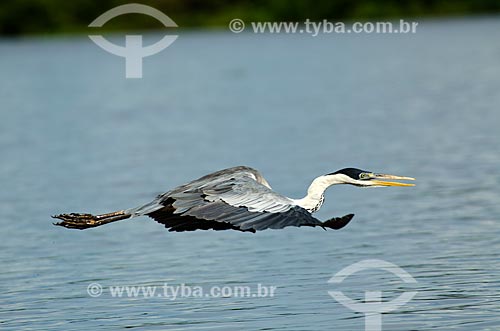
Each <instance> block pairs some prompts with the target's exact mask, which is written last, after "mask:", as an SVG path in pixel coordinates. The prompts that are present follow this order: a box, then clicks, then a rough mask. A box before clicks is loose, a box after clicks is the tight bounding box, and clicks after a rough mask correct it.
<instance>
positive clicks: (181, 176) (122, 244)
mask: <svg viewBox="0 0 500 331" xmlns="http://www.w3.org/2000/svg"><path fill="white" fill-rule="evenodd" d="M499 37H500V21H499V20H498V18H485V19H464V20H449V21H443V22H438V21H423V22H421V24H420V25H419V30H418V33H417V34H415V35H379V36H375V35H357V36H352V35H349V36H347V35H346V36H339V35H337V36H318V37H316V38H313V37H311V36H305V35H295V36H291V35H288V36H287V35H251V34H245V33H243V34H239V35H234V34H229V33H223V32H216V31H215V32H184V33H182V34H181V36H180V37H179V38H178V40H177V41H176V42H175V43H174V44H173V45H172V46H171V47H169V48H168V49H167V50H165V51H164V52H162V53H160V54H157V55H155V56H153V57H150V58H147V59H145V61H144V78H143V79H141V80H125V79H124V78H123V75H124V62H123V59H120V58H117V57H115V56H112V55H110V54H107V53H105V52H104V51H102V50H101V49H99V48H98V47H97V46H95V45H94V44H93V43H91V42H90V41H89V40H88V39H87V38H85V37H81V38H80V37H71V38H69V37H68V38H56V39H22V40H2V41H1V42H0V72H2V77H1V78H0V97H1V100H2V102H1V116H2V117H1V121H0V150H1V153H2V157H1V160H2V161H1V162H0V182H1V183H2V189H1V190H0V222H1V224H0V226H1V231H0V265H1V266H2V267H1V269H0V329H2V330H89V329H123V328H137V329H139V330H156V329H157V330H234V329H235V328H240V329H243V330H329V329H330V330H361V329H362V328H363V315H362V314H360V313H356V312H352V311H350V310H349V309H347V308H345V307H344V306H342V305H340V304H339V303H337V302H336V301H335V300H333V298H331V297H330V296H329V295H328V293H327V291H329V290H334V289H339V290H342V291H343V292H344V293H345V294H346V295H348V296H350V297H352V298H355V299H361V298H363V297H364V291H366V290H381V291H382V292H383V293H384V297H385V299H386V300H390V299H392V298H395V297H396V296H398V295H399V294H401V293H402V292H404V291H406V290H410V289H411V290H417V291H418V294H417V295H416V297H415V298H414V299H413V300H412V301H410V302H409V303H408V304H407V305H405V306H404V307H402V308H400V309H398V310H396V311H393V312H391V313H389V314H386V315H384V317H383V322H384V326H383V329H384V330H429V329H434V330H500V326H499V325H500V314H499V310H500V293H499V289H500V280H499V274H500V265H499V263H498V252H499V251H500V236H499V234H500V223H499V215H500V204H499V201H500V191H499V189H498V187H499V185H500V174H499V171H498V165H499V162H500V148H499V142H500V132H499V130H498V125H499V123H500V112H499V111H498V105H499V104H500V95H499V93H498V91H499V88H500V42H499V40H500V38H499ZM148 38H149V39H151V41H154V40H156V39H157V38H158V36H156V35H150V36H148ZM240 164H245V165H249V166H253V167H255V168H257V169H259V170H261V171H262V173H263V174H264V175H265V176H266V178H267V179H268V181H269V182H270V183H271V185H272V186H273V187H274V189H276V190H277V191H279V192H282V193H283V194H286V195H288V196H291V197H301V196H302V195H304V194H305V190H306V188H307V185H308V184H309V182H310V181H311V180H312V179H313V178H314V177H315V176H317V175H321V174H324V173H329V172H332V171H335V170H337V169H340V168H343V167H346V166H355V167H359V168H363V169H367V170H372V171H377V172H386V173H394V174H400V175H407V176H413V177H416V178H417V179H418V182H417V184H418V185H417V186H416V187H414V188H411V189H408V188H391V189H360V188H355V187H335V188H332V189H330V190H329V191H328V193H327V196H326V202H325V204H324V206H323V208H322V209H321V211H320V212H319V213H318V214H317V216H318V217H319V218H322V219H326V218H327V217H331V216H340V215H344V214H347V213H351V212H354V213H355V214H356V217H355V219H354V220H353V222H352V223H351V224H350V225H349V226H348V227H346V228H345V229H343V230H342V231H338V232H336V231H323V230H321V229H313V228H287V229H284V230H281V231H272V230H269V231H264V232H261V233H257V234H249V233H239V232H235V231H223V232H215V231H197V232H190V233H169V232H167V231H165V230H164V229H163V228H162V226H161V225H159V224H156V223H155V222H153V221H151V220H149V219H146V218H141V219H135V220H133V221H124V222H119V223H116V224H112V225H108V226H105V227H101V228H98V229H92V230H88V231H71V230H67V229H63V228H56V227H53V226H52V225H51V219H50V218H49V215H52V214H56V213H61V212H70V211H81V212H92V213H100V212H107V211H112V210H116V209H122V208H128V207H132V206H136V205H138V204H141V203H144V202H147V201H149V200H150V199H152V198H153V197H154V196H155V195H156V194H158V193H161V192H163V191H166V190H168V189H169V188H171V187H174V186H176V185H179V184H182V183H184V182H186V181H188V180H191V179H193V178H196V177H199V176H201V175H204V174H206V173H208V172H211V171H215V170H218V169H222V168H225V167H229V166H234V165H240ZM365 259H382V260H386V261H389V262H392V263H395V264H397V265H399V266H400V267H402V268H404V269H405V270H406V271H407V272H409V273H410V274H411V275H412V276H413V277H414V278H415V279H416V280H417V281H418V283H417V284H415V285H412V286H409V285H407V284H404V283H402V282H401V281H400V280H399V279H397V278H396V277H395V276H393V275H391V274H388V273H386V272H384V271H378V270H371V271H365V272H362V273H360V274H359V275H358V274H356V275H353V276H352V277H350V278H349V279H348V280H346V281H345V283H342V284H341V285H333V284H328V283H327V281H328V280H329V278H330V277H331V276H332V275H333V274H335V273H336V272H338V271H339V270H341V269H342V268H344V267H346V266H348V265H350V264H352V263H355V262H358V261H362V260H365ZM92 282H98V283H100V284H102V286H103V287H104V289H105V292H104V293H103V295H102V296H100V297H99V298H92V297H90V296H89V295H88V294H87V286H88V285H89V284H90V283H92ZM165 282H168V283H169V284H173V285H175V284H182V283H184V284H190V285H193V286H203V287H204V288H209V287H210V286H225V285H249V286H252V287H253V286H256V284H258V283H261V284H263V285H267V286H277V291H276V295H275V296H274V297H267V298H235V297H229V298H180V299H177V300H167V299H165V298H158V297H155V298H148V299H145V298H113V297H112V296H111V295H110V294H109V293H108V292H106V289H107V288H108V287H109V286H117V285H159V286H161V285H163V284H164V283H165Z"/></svg>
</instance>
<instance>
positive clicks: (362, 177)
mask: <svg viewBox="0 0 500 331" xmlns="http://www.w3.org/2000/svg"><path fill="white" fill-rule="evenodd" d="M368 178H370V174H368V173H366V172H362V173H360V174H359V179H368Z"/></svg>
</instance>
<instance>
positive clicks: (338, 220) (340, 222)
mask: <svg viewBox="0 0 500 331" xmlns="http://www.w3.org/2000/svg"><path fill="white" fill-rule="evenodd" d="M353 217H354V214H348V215H344V216H342V217H333V218H330V219H329V220H327V221H324V222H323V223H322V224H321V226H322V227H323V228H330V229H334V230H340V229H342V228H343V227H344V226H346V225H347V224H348V223H349V222H350V221H351V220H352V218H353Z"/></svg>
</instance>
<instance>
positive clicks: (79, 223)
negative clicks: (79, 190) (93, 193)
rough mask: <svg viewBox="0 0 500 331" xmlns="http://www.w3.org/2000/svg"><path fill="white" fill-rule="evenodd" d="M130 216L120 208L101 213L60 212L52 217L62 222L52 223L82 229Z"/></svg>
mask: <svg viewBox="0 0 500 331" xmlns="http://www.w3.org/2000/svg"><path fill="white" fill-rule="evenodd" d="M131 216H132V215H131V214H130V213H126V212H125V211H124V210H120V211H116V212H113V213H108V214H102V215H92V214H77V213H71V214H60V215H55V216H52V218H58V219H60V220H62V222H58V223H54V225H59V226H64V227H65V228H69V229H79V230H84V229H88V228H95V227H96V226H101V225H104V224H108V223H112V222H116V221H121V220H124V219H127V218H130V217H131Z"/></svg>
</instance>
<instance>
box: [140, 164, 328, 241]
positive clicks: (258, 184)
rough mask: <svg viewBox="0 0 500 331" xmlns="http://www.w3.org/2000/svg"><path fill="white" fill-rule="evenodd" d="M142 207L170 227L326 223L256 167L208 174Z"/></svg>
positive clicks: (245, 227) (243, 227) (254, 228)
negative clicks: (280, 191)
mask: <svg viewBox="0 0 500 331" xmlns="http://www.w3.org/2000/svg"><path fill="white" fill-rule="evenodd" d="M141 208H142V210H141ZM141 208H139V209H138V210H137V211H135V212H136V213H137V212H139V213H140V214H146V215H148V216H151V217H152V218H154V219H155V220H157V221H158V222H160V223H162V224H165V226H166V227H167V228H169V229H170V231H188V230H196V229H216V230H219V229H237V230H241V231H252V232H254V231H257V230H264V229H281V228H284V227H286V226H303V225H307V226H321V225H322V224H323V223H322V222H321V221H319V220H318V219H316V218H314V217H313V216H312V215H311V214H310V213H309V212H308V211H307V210H305V209H303V208H301V207H299V206H297V205H295V204H294V203H293V201H292V200H291V199H289V198H287V197H285V196H282V195H280V194H278V193H276V192H274V191H273V190H272V189H271V188H270V187H269V184H267V182H266V181H265V179H264V178H263V177H262V175H260V173H259V172H258V171H257V170H255V169H252V168H248V167H235V168H229V169H225V170H221V171H218V172H216V173H213V174H210V175H207V176H205V177H202V178H200V179H198V180H195V181H193V182H191V183H188V184H186V185H182V186H180V187H178V188H176V189H174V190H172V191H169V192H167V193H165V194H163V195H161V196H159V197H158V198H157V199H156V200H155V201H153V203H152V204H149V205H146V206H143V207H141Z"/></svg>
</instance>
